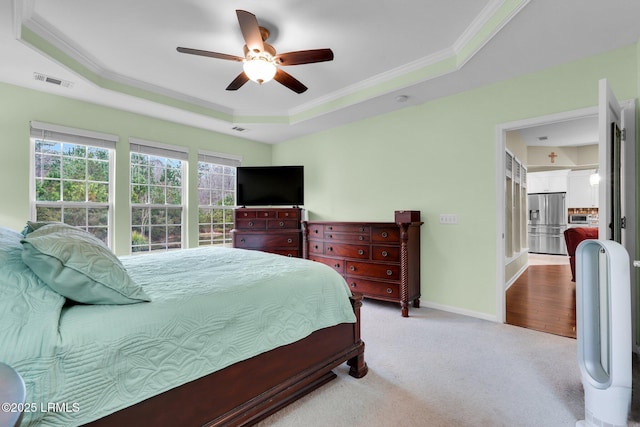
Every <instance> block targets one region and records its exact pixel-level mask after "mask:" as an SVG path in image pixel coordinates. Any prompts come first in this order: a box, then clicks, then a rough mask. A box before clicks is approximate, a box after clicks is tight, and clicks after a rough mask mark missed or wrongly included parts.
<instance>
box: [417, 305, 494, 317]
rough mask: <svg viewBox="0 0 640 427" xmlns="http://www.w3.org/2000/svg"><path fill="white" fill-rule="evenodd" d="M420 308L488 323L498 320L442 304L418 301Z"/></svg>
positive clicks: (484, 314)
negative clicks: (473, 318)
mask: <svg viewBox="0 0 640 427" xmlns="http://www.w3.org/2000/svg"><path fill="white" fill-rule="evenodd" d="M420 306H421V307H427V308H433V309H436V310H442V311H448V312H450V313H455V314H461V315H463V316H469V317H475V318H477V319H482V320H488V321H490V322H497V321H498V318H497V316H495V315H491V314H487V313H481V312H479V311H473V310H466V309H463V308H459V307H453V306H449V305H444V304H438V303H435V302H430V301H424V300H420Z"/></svg>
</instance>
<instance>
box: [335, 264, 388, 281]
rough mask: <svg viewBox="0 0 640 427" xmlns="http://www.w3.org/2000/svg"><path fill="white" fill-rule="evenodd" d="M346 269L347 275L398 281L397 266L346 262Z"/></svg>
mask: <svg viewBox="0 0 640 427" xmlns="http://www.w3.org/2000/svg"><path fill="white" fill-rule="evenodd" d="M346 268H347V269H346V272H347V274H349V275H356V276H367V277H379V278H380V279H384V280H398V279H400V266H399V265H397V264H377V263H368V262H358V261H347V265H346Z"/></svg>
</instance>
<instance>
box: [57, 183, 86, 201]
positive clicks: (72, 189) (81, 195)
mask: <svg viewBox="0 0 640 427" xmlns="http://www.w3.org/2000/svg"><path fill="white" fill-rule="evenodd" d="M85 186H86V183H85V182H84V181H63V182H62V192H63V195H64V196H63V200H64V201H65V202H86V201H87V199H86V188H85Z"/></svg>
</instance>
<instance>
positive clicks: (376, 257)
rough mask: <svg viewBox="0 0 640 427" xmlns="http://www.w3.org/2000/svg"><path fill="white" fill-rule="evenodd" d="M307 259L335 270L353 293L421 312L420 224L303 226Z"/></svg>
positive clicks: (311, 223)
mask: <svg viewBox="0 0 640 427" xmlns="http://www.w3.org/2000/svg"><path fill="white" fill-rule="evenodd" d="M302 225H303V245H302V250H303V257H304V258H307V259H310V260H314V261H318V262H322V263H324V264H327V265H329V266H331V267H333V268H334V269H335V270H336V271H337V272H338V273H340V274H341V275H342V276H343V277H344V278H345V280H346V281H347V283H348V285H349V287H350V288H351V290H352V291H355V292H360V293H362V294H364V296H365V297H368V298H373V299H380V300H385V301H393V302H399V303H400V307H401V313H402V316H403V317H407V316H408V315H409V302H411V301H413V306H414V307H419V306H420V226H421V225H422V223H421V222H409V223H393V222H328V221H304V222H303V223H302Z"/></svg>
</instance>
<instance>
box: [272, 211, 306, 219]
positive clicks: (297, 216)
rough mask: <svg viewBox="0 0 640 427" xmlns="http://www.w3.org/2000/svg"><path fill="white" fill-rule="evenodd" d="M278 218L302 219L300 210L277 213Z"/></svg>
mask: <svg viewBox="0 0 640 427" xmlns="http://www.w3.org/2000/svg"><path fill="white" fill-rule="evenodd" d="M276 218H279V219H295V220H299V219H300V210H298V209H296V210H286V211H276Z"/></svg>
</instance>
